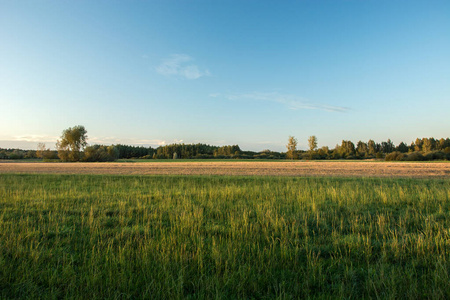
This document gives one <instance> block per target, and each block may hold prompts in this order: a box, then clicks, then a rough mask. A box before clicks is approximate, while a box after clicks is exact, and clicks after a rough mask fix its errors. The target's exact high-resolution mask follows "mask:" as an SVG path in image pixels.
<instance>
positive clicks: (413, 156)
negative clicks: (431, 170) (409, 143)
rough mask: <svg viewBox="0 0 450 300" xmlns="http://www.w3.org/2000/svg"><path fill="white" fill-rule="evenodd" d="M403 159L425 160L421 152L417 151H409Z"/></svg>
mask: <svg viewBox="0 0 450 300" xmlns="http://www.w3.org/2000/svg"><path fill="white" fill-rule="evenodd" d="M404 160H405V161H422V160H425V157H423V155H422V153H420V152H419V151H416V152H412V153H409V154H408V156H407V157H405V158H404Z"/></svg>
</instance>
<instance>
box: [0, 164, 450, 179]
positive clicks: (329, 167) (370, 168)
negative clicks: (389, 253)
mask: <svg viewBox="0 0 450 300" xmlns="http://www.w3.org/2000/svg"><path fill="white" fill-rule="evenodd" d="M0 173H42V174H44V173H50V174H115V175H131V174H134V175H262V176H346V177H349V176H350V177H411V178H450V163H445V162H439V163H403V162H373V161H370V162H369V161H356V162H355V161H273V162H258V161H256V162H255V161H226V162H224V161H220V162H211V161H207V162H142V163H141V162H138V163H128V162H127V163H117V162H116V163H39V162H35V163H27V162H0Z"/></svg>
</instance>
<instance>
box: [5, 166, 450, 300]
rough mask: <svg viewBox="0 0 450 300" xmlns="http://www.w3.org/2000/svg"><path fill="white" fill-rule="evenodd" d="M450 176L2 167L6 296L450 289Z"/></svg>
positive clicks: (383, 293) (429, 293) (347, 294)
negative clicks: (6, 170)
mask: <svg viewBox="0 0 450 300" xmlns="http://www.w3.org/2000/svg"><path fill="white" fill-rule="evenodd" d="M449 211H450V180H449V179H432V180H431V179H388V178H320V177H315V178H307V177H303V178H294V177H227V176H113V175H30V174H28V175H17V174H0V298H6V299H9V298H30V299H35V298H36V299H38V298H54V299H59V298H77V299H96V298H109V299H139V298H147V299H181V298H195V299H197V298H203V299H212V298H217V299H237V298H242V299H244V298H245V299H248V298H255V299H273V298H280V299H290V298H308V297H310V298H374V299H385V298H397V299H400V298H409V299H423V298H433V299H448V298H450V276H449V275H450V212H449Z"/></svg>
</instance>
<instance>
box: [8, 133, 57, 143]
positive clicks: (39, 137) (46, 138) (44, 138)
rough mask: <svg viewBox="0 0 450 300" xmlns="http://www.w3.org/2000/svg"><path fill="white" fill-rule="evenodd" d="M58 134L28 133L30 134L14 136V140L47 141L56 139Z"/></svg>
mask: <svg viewBox="0 0 450 300" xmlns="http://www.w3.org/2000/svg"><path fill="white" fill-rule="evenodd" d="M58 139H59V137H58V136H49V135H38V134H30V135H21V136H15V137H14V140H15V141H21V142H37V143H40V142H48V141H55V143H56V140H58Z"/></svg>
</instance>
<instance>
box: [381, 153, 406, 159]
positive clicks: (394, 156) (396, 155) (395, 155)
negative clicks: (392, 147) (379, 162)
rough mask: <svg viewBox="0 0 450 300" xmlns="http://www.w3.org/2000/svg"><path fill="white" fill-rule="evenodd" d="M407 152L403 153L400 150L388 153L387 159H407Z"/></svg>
mask: <svg viewBox="0 0 450 300" xmlns="http://www.w3.org/2000/svg"><path fill="white" fill-rule="evenodd" d="M406 156H407V155H406V154H404V153H401V152H400V151H394V152H391V153H389V154H388V155H386V157H385V160H386V161H401V160H405V158H406Z"/></svg>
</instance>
